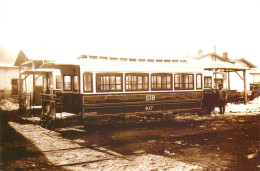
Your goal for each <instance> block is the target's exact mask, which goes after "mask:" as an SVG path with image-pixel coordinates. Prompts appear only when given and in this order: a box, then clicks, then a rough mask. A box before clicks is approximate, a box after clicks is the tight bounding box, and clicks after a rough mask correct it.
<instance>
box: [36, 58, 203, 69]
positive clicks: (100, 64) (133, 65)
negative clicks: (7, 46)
mask: <svg viewBox="0 0 260 171" xmlns="http://www.w3.org/2000/svg"><path fill="white" fill-rule="evenodd" d="M73 66H80V67H82V68H86V69H88V70H93V71H148V70H154V71H159V70H161V71H163V70H165V71H167V70H169V71H172V70H176V69H179V70H187V69H188V71H190V70H194V69H196V70H199V69H201V70H203V69H204V68H203V66H201V65H199V64H196V63H189V62H169V63H168V62H129V61H110V60H107V61H105V60H102V61H100V60H86V61H83V60H76V61H55V62H47V63H44V64H43V65H42V66H41V68H56V69H61V68H64V67H66V68H67V67H73Z"/></svg>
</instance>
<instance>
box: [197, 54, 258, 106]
mask: <svg viewBox="0 0 260 171" xmlns="http://www.w3.org/2000/svg"><path fill="white" fill-rule="evenodd" d="M193 59H194V61H196V62H199V63H200V64H201V65H203V66H204V69H205V70H211V71H213V72H214V84H215V88H217V87H218V84H223V85H226V87H227V89H228V90H230V89H231V88H230V85H231V83H230V81H231V77H230V73H236V74H237V75H238V76H239V78H240V79H241V80H242V81H243V96H244V103H247V84H248V83H247V70H249V69H250V68H255V67H256V66H255V65H253V64H251V63H250V62H248V61H247V60H245V59H244V58H240V59H236V60H231V59H229V58H228V53H227V52H224V53H223V56H220V55H218V54H216V53H208V54H200V55H198V56H195V57H193ZM239 72H242V73H243V74H242V75H241V74H240V73H239Z"/></svg>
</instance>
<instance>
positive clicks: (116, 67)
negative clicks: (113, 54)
mask: <svg viewBox="0 0 260 171" xmlns="http://www.w3.org/2000/svg"><path fill="white" fill-rule="evenodd" d="M48 66H51V65H48V64H46V65H45V67H48ZM55 67H56V68H60V70H61V80H62V93H63V106H64V111H66V112H72V113H79V114H80V115H81V116H82V118H83V119H84V120H85V121H96V120H102V119H105V118H119V119H123V120H124V119H128V118H133V117H136V116H143V115H145V116H146V117H153V116H155V115H157V116H161V117H163V118H164V117H168V116H171V115H172V114H173V113H201V112H202V111H205V110H207V111H208V112H209V109H207V108H206V107H205V106H208V104H207V105H205V104H206V103H208V102H206V101H203V99H204V100H205V99H207V98H208V99H210V97H211V94H212V91H210V89H211V87H209V88H208V89H209V91H207V93H205V91H204V84H203V82H204V70H203V68H201V67H198V66H194V65H191V64H187V63H149V62H140V63H138V62H121V61H103V62H100V61H95V60H94V61H91V60H83V59H82V60H80V61H78V63H77V64H58V63H57V64H55Z"/></svg>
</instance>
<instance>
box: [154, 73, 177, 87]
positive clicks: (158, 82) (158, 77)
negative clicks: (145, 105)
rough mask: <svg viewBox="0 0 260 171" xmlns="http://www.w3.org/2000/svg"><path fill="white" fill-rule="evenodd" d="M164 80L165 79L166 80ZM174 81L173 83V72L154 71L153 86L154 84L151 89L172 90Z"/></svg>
mask: <svg viewBox="0 0 260 171" xmlns="http://www.w3.org/2000/svg"><path fill="white" fill-rule="evenodd" d="M168 77H169V78H170V79H169V80H168ZM163 80H165V82H164V81H163ZM169 81H170V82H169ZM163 82H164V83H163ZM172 83H173V79H172V74H170V73H153V74H151V86H152V87H151V90H152V91H161V90H166V91H168V90H172Z"/></svg>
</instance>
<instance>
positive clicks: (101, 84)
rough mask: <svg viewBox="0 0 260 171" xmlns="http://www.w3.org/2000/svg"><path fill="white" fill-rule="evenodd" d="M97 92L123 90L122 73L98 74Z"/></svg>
mask: <svg viewBox="0 0 260 171" xmlns="http://www.w3.org/2000/svg"><path fill="white" fill-rule="evenodd" d="M96 83H97V92H110V91H122V74H97V76H96Z"/></svg>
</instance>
